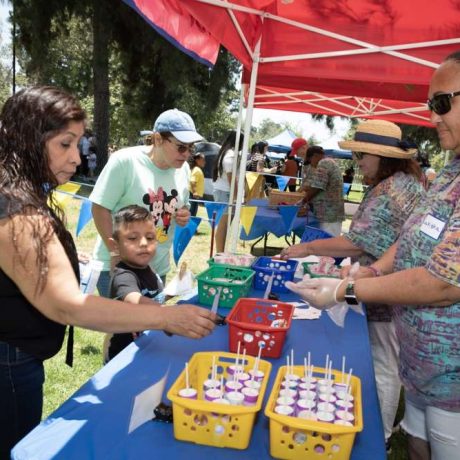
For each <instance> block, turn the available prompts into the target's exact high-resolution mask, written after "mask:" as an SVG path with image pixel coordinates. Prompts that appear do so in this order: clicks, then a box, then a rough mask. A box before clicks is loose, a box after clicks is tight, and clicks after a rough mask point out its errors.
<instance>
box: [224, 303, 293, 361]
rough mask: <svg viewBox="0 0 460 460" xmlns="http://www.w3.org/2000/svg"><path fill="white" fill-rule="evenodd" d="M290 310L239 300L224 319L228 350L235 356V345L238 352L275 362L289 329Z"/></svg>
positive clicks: (289, 306) (291, 309) (281, 305)
mask: <svg viewBox="0 0 460 460" xmlns="http://www.w3.org/2000/svg"><path fill="white" fill-rule="evenodd" d="M293 313H294V307H293V306H292V305H291V304H289V303H285V302H278V301H275V300H268V299H245V298H243V299H239V300H238V302H237V303H236V304H235V306H234V307H233V308H232V310H231V311H230V313H229V315H228V316H227V324H228V327H229V331H228V332H229V348H230V351H231V352H233V353H236V352H237V350H238V342H241V350H243V349H244V348H246V353H247V354H249V355H252V356H257V354H258V353H259V347H260V346H262V347H263V348H262V353H261V356H262V357H265V358H279V357H280V356H281V351H282V349H283V345H284V339H285V338H286V333H287V331H288V330H289V328H290V327H291V321H292V315H293Z"/></svg>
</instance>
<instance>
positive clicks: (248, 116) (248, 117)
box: [231, 37, 262, 252]
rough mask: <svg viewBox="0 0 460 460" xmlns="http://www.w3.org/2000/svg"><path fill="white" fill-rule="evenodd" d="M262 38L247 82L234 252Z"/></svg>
mask: <svg viewBox="0 0 460 460" xmlns="http://www.w3.org/2000/svg"><path fill="white" fill-rule="evenodd" d="M261 40H262V38H261V37H260V38H259V40H258V41H257V44H256V47H255V50H254V59H253V61H252V70H251V81H250V83H249V95H248V105H247V109H246V119H245V121H244V141H243V151H242V152H241V162H240V165H241V167H240V171H239V177H238V191H237V192H238V193H237V196H236V205H235V217H234V218H233V219H234V224H233V226H232V245H231V252H236V245H237V242H238V230H239V223H240V217H241V204H242V202H243V194H244V180H245V177H246V168H245V167H242V166H243V165H246V160H247V158H248V150H249V133H250V132H251V125H252V112H253V109H254V97H255V94H256V82H257V72H258V70H259V58H260V43H261Z"/></svg>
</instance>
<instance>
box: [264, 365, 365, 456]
mask: <svg viewBox="0 0 460 460" xmlns="http://www.w3.org/2000/svg"><path fill="white" fill-rule="evenodd" d="M324 371H325V370H324V369H322V368H315V369H314V374H313V375H314V377H317V378H323V376H324ZM303 372H304V368H303V366H294V373H295V374H297V375H298V376H302V375H303ZM285 374H286V366H283V367H280V369H279V370H278V374H277V376H276V381H275V383H274V385H273V389H272V392H271V393H270V397H269V399H268V402H267V406H266V407H265V415H266V416H267V417H268V418H269V419H270V454H271V455H272V456H273V457H275V458H282V459H295V460H301V459H305V458H309V459H316V458H317V459H333V460H347V459H349V458H350V455H351V450H352V448H353V442H354V439H355V435H356V433H357V432H360V431H362V429H363V416H362V403H361V380H360V379H359V378H358V377H354V376H352V377H351V381H350V385H351V394H352V395H353V398H354V416H355V420H354V425H353V426H350V427H347V426H341V425H334V424H332V423H324V422H317V421H313V420H305V419H300V418H297V417H290V416H287V415H279V414H277V413H276V412H274V409H275V405H276V399H277V396H278V393H279V390H280V386H281V382H282V380H283V378H284V376H285ZM332 374H333V375H334V379H335V380H340V381H342V373H341V372H339V371H336V370H334V369H333V370H332ZM345 377H346V376H345ZM345 380H346V379H345Z"/></svg>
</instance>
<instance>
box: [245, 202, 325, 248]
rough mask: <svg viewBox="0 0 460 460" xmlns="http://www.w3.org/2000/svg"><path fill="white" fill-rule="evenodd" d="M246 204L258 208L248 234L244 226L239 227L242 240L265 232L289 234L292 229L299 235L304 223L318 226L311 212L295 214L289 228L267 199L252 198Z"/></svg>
mask: <svg viewBox="0 0 460 460" xmlns="http://www.w3.org/2000/svg"><path fill="white" fill-rule="evenodd" d="M248 205H249V206H258V209H257V213H256V215H255V217H254V221H253V223H252V227H251V231H250V232H249V234H247V233H246V231H245V230H244V228H242V229H241V233H240V239H242V240H255V239H257V238H260V237H261V236H264V235H265V234H266V233H273V234H274V235H276V236H277V237H278V238H279V237H280V236H285V235H289V234H290V233H291V232H292V231H294V232H295V233H296V234H297V235H299V236H300V235H302V233H303V229H304V228H305V226H306V225H310V226H313V227H317V226H318V220H317V219H316V217H315V216H314V215H313V214H312V213H308V215H307V216H304V217H298V216H296V217H295V218H294V222H293V223H292V226H291V229H289V228H287V227H286V225H285V223H284V221H283V217H282V216H281V214H280V213H279V211H278V209H276V208H270V207H269V206H268V200H266V199H254V200H251V201H250V202H249V203H248Z"/></svg>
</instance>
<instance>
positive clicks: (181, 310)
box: [161, 304, 217, 339]
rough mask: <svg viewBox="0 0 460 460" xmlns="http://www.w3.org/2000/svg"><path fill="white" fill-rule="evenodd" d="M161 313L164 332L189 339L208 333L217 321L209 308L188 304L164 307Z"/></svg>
mask: <svg viewBox="0 0 460 460" xmlns="http://www.w3.org/2000/svg"><path fill="white" fill-rule="evenodd" d="M161 314H162V315H163V321H164V326H163V329H164V330H165V331H166V332H169V333H171V334H177V335H182V336H184V337H189V338H191V339H201V338H203V337H206V336H207V335H209V334H210V333H211V332H212V331H213V329H214V327H215V326H216V321H217V316H216V315H215V314H214V313H211V311H210V310H207V309H206V308H201V307H197V306H195V305H190V304H181V305H172V306H167V307H164V308H162V309H161Z"/></svg>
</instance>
